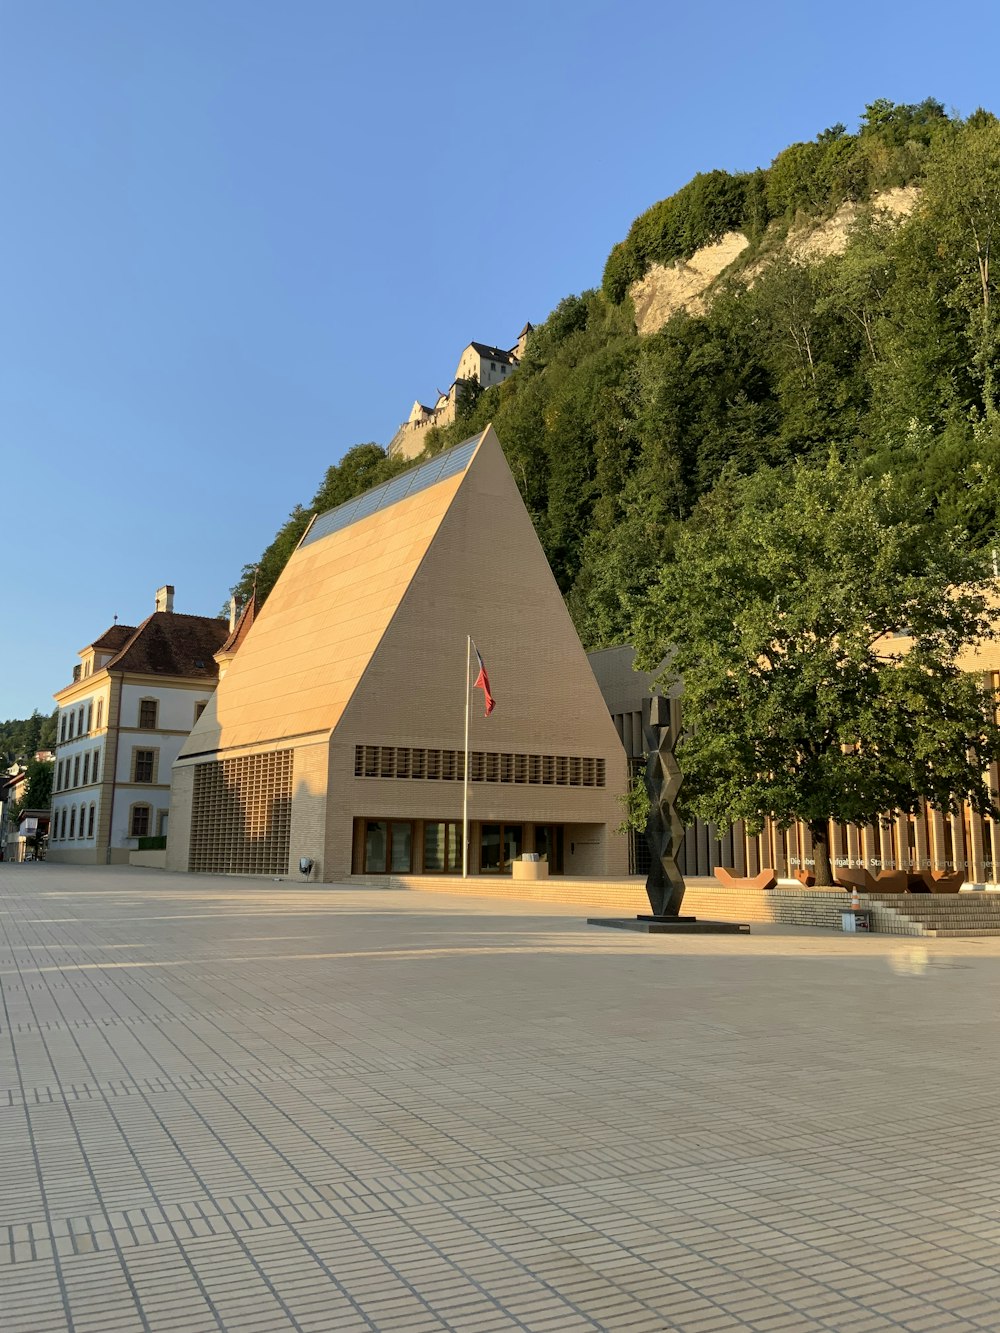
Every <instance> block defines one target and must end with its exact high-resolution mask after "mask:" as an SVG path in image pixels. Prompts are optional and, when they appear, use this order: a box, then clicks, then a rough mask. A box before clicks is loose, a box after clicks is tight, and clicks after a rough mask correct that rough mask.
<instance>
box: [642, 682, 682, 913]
mask: <svg viewBox="0 0 1000 1333" xmlns="http://www.w3.org/2000/svg"><path fill="white" fill-rule="evenodd" d="M642 713H643V719H642V720H643V736H644V748H645V750H646V790H647V791H648V792H649V803H650V809H649V818H648V820H647V821H646V842H647V844H648V846H649V850H650V861H651V864H650V868H649V875H648V876H647V878H646V894H647V895H648V897H649V904H650V907H651V908H652V909H653V914H654V916H658V917H661V916H665V917H671V916H679V915H680V910H681V903H682V902H683V901H684V877H683V875H682V874H681V872H680V868H679V866H678V864H677V858H678V856H679V855H680V852H681V847H682V846H683V844H684V825H683V824H682V823H681V821H680V818H679V817H678V815H677V810H676V804H675V803H676V800H677V793H678V792H679V791H680V786H681V780H682V779H681V770H680V766H679V764H678V763H677V759H676V757H675V755H674V747H675V746H676V744H677V741H678V740H679V738H680V726H681V710H680V702H679V701H678V700H677V699H667V698H664V697H663V695H660V694H656V695H654V696H653V697H652V698H651V699H648V700H644V701H643V709H642Z"/></svg>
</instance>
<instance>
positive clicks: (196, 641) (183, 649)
mask: <svg viewBox="0 0 1000 1333" xmlns="http://www.w3.org/2000/svg"><path fill="white" fill-rule="evenodd" d="M228 633H229V625H228V622H227V621H225V620H217V619H216V618H215V617H213V616H185V615H182V614H181V613H180V612H178V611H154V612H153V614H152V615H151V616H149V617H147V619H145V620H144V621H143V622H142V624H141V625H140V626H139V628H138V629H136V630H133V631H132V636H131V638H130V639H129V640H128V642H127V643H126V644H125V645H124V646H123V647H122V648H121V649H120V651H119V652H118V653H116V654H115V656H114V657H113V658H112V659H111V661H110V662H108V663H107V670H108V671H135V672H138V673H139V674H143V675H152V676H190V677H193V678H195V679H198V678H208V679H211V680H214V679H215V678H216V677H217V676H218V674H219V668H218V666H217V665H216V662H215V654H216V653H217V652H218V651H219V648H220V646H221V645H222V644H223V643H224V642H225V640H226V637H227V635H228Z"/></svg>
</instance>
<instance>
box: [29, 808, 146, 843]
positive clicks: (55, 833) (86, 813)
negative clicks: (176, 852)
mask: <svg viewBox="0 0 1000 1333" xmlns="http://www.w3.org/2000/svg"><path fill="white" fill-rule="evenodd" d="M77 813H78V809H77V807H76V806H75V805H71V806H68V807H67V806H63V808H62V809H61V810H57V811H56V813H55V815H53V817H52V830H51V834H50V838H51V841H52V842H65V841H66V840H67V837H69V838H92V837H93V836H94V821H95V819H96V816H97V803H96V802H95V801H91V803H90V805H81V806H80V807H79V819H78V818H77ZM152 818H153V810H152V807H151V806H148V805H133V806H132V808H131V810H130V811H129V821H128V831H129V837H130V838H145V837H147V836H148V834H149V830H150V828H151V826H152ZM85 825H86V827H84V826H85ZM67 830H68V833H67Z"/></svg>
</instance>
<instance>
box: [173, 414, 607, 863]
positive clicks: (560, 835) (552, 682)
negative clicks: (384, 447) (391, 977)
mask: <svg viewBox="0 0 1000 1333" xmlns="http://www.w3.org/2000/svg"><path fill="white" fill-rule="evenodd" d="M469 634H471V635H472V638H473V639H474V640H475V642H476V644H477V645H478V647H479V650H480V652H481V653H482V656H483V658H484V661H485V663H486V665H487V668H488V670H489V674H490V680H491V685H492V689H493V693H494V695H495V696H496V699H497V707H496V710H495V711H494V713H493V714H492V716H490V717H489V718H485V717H484V716H483V704H482V695H481V693H480V692H478V691H477V692H476V693H475V696H474V701H473V705H472V724H471V734H470V765H469V771H470V784H469V790H470V840H469V856H470V872H471V873H476V874H479V873H483V874H490V873H497V874H503V873H505V872H507V871H509V870H510V867H511V863H512V862H513V861H514V860H515V859H516V858H518V857H520V855H521V853H522V852H537V853H538V854H539V856H540V857H542V858H543V859H544V860H546V861H547V862H548V864H549V868H550V871H551V872H552V873H553V874H559V873H565V874H568V875H569V874H572V875H607V874H616V875H617V874H622V873H624V872H625V868H626V858H627V849H626V841H625V839H624V838H623V837H621V836H620V835H619V834H617V833H616V832H615V831H614V830H615V827H616V826H617V824H618V823H619V822H620V821H621V818H622V814H621V806H620V803H619V800H618V798H619V796H620V795H621V794H622V792H623V791H624V788H625V783H626V758H625V753H624V750H623V749H622V745H621V741H620V740H619V738H618V734H617V732H616V730H615V727H614V724H613V723H612V720H611V717H610V715H609V713H608V710H607V708H606V707H605V705H604V701H603V699H602V696H601V693H600V690H599V689H598V686H597V683H596V681H595V679H594V676H593V673H592V671H591V668H590V664H589V663H588V661H587V657H586V655H585V653H584V651H583V648H582V647H581V644H580V641H579V639H578V637H577V635H576V631H575V629H574V628H573V624H572V622H571V620H570V618H569V615H568V613H567V611H566V608H565V605H564V603H563V599H562V596H561V595H560V592H559V589H558V587H557V585H556V582H555V579H554V578H553V576H552V572H551V570H550V569H549V566H548V562H547V561H546V559H545V555H544V553H543V551H542V548H541V546H540V544H539V542H538V538H537V537H536V535H535V531H534V528H533V527H532V523H531V519H530V517H529V515H528V513H527V510H526V509H525V507H524V504H523V502H522V500H521V497H520V494H519V493H518V490H517V486H516V484H515V482H514V479H513V477H512V475H511V473H510V469H509V468H508V466H507V462H506V460H505V458H504V455H503V451H502V449H501V448H500V443H499V441H498V440H497V437H496V435H495V434H494V432H493V430H492V428H487V430H486V431H484V432H483V434H482V435H478V436H476V437H475V438H473V439H471V440H468V441H466V442H465V443H464V444H460V445H457V446H456V447H455V448H453V449H450V450H448V451H446V452H445V453H442V454H439V455H437V456H436V457H435V458H432V459H431V460H430V461H429V462H426V463H423V464H421V465H420V466H418V467H416V468H413V469H411V470H410V471H408V472H405V473H403V474H402V475H401V476H399V477H396V478H395V479H394V480H393V481H391V482H388V483H386V484H385V485H383V486H379V487H376V488H375V489H374V490H372V491H369V492H367V493H366V494H365V495H362V496H360V497H358V498H357V499H354V500H351V501H349V502H348V503H347V504H345V505H342V506H340V507H339V508H337V509H334V510H331V511H330V512H329V513H326V514H323V515H321V516H319V517H318V518H317V519H316V520H315V521H314V522H313V523H312V525H311V526H310V528H309V529H308V531H307V533H306V535H305V536H304V537H303V539H302V542H301V543H300V545H299V547H298V549H297V550H296V552H295V553H294V554H293V556H292V557H291V559H290V560H289V562H288V564H287V565H286V567H285V569H284V571H283V572H282V574H281V577H280V578H279V579H278V582H277V583H276V585H275V587H274V589H273V590H272V592H271V594H270V596H269V597H268V599H267V601H266V603H265V604H264V605H263V607H261V608H260V610H259V611H258V613H257V615H256V618H255V619H254V621H253V624H252V626H251V627H250V628H249V630H248V632H247V633H246V635H245V639H244V641H243V642H242V644H241V647H240V651H239V655H238V656H237V657H236V658H235V659H234V660H233V662H232V664H231V665H230V666H229V668H228V670H227V672H226V674H225V676H224V678H223V679H222V681H221V682H220V685H219V688H218V690H217V691H216V693H215V695H214V696H213V698H212V700H211V702H210V704H209V706H208V708H206V710H205V712H204V714H203V715H202V717H201V719H200V720H199V722H198V724H197V725H196V726H195V728H194V730H193V731H192V733H191V735H190V737H189V738H188V739H187V741H186V742H185V744H184V746H183V748H182V750H181V754H180V757H179V759H178V760H177V763H176V764H175V767H174V776H173V788H172V803H171V816H170V836H169V839H168V851H167V864H168V867H169V868H173V869H176V870H186V869H190V870H196V871H198V870H201V871H211V872H215V873H220V872H221V873H243V874H246V873H250V874H254V873H256V874H270V875H274V874H286V873H289V872H291V873H297V867H298V864H299V859H300V858H302V857H308V858H309V859H310V860H312V861H313V862H314V864H315V871H314V873H313V878H319V879H321V880H324V881H335V880H343V879H344V878H346V877H347V876H349V875H351V874H352V873H353V874H363V873H369V874H371V873H390V874H391V873H395V874H403V873H416V874H420V873H433V874H440V873H455V872H460V871H461V820H462V788H463V782H462V776H463V764H464V734H463V733H464V705H463V700H464V696H463V690H462V682H463V675H464V672H465V667H466V636H467V635H469ZM473 661H475V659H474V658H473ZM474 674H475V673H474V672H473V675H474Z"/></svg>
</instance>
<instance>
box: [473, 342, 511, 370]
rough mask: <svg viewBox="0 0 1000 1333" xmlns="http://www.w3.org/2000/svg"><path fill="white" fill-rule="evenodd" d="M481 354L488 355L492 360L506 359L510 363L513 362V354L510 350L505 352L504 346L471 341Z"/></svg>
mask: <svg viewBox="0 0 1000 1333" xmlns="http://www.w3.org/2000/svg"><path fill="white" fill-rule="evenodd" d="M469 346H470V347H474V348H475V349H476V351H477V352H478V353H479V355H480V356H488V357H489V359H490V360H491V361H506V362H507V364H508V365H511V364H512V363H513V359H514V358H513V356H512V354H511V353H510V352H505V351H504V349H503V348H502V347H490V346H488V345H487V344H486V343H475V342H474V343H470V344H469Z"/></svg>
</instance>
